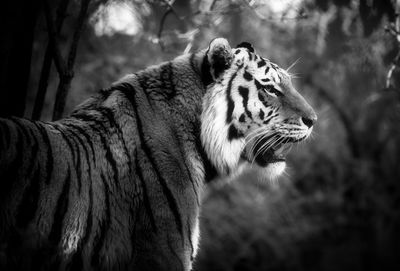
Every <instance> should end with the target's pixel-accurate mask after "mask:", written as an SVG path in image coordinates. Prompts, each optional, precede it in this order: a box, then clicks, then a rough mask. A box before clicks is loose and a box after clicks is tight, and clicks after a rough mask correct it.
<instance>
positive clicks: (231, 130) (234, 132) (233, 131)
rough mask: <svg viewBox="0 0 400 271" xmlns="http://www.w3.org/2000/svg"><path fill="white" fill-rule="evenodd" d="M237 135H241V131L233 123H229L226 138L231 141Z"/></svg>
mask: <svg viewBox="0 0 400 271" xmlns="http://www.w3.org/2000/svg"><path fill="white" fill-rule="evenodd" d="M239 137H243V133H241V132H240V131H239V130H238V129H237V128H236V127H235V126H234V125H233V124H231V125H230V126H229V130H228V140H229V141H232V140H233V139H237V138H239Z"/></svg>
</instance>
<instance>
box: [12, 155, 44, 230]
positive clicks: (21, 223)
mask: <svg viewBox="0 0 400 271" xmlns="http://www.w3.org/2000/svg"><path fill="white" fill-rule="evenodd" d="M32 160H35V159H32ZM39 196H40V169H36V171H35V173H34V174H33V178H32V180H30V183H29V184H28V187H27V188H26V189H25V190H24V193H23V196H22V201H21V203H20V204H19V206H18V209H17V215H16V223H17V226H18V227H26V226H27V225H28V223H29V222H30V221H32V219H33V218H34V217H35V215H36V210H37V208H38V205H39Z"/></svg>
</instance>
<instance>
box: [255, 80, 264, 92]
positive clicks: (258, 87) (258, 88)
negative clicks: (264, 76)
mask: <svg viewBox="0 0 400 271" xmlns="http://www.w3.org/2000/svg"><path fill="white" fill-rule="evenodd" d="M254 84H255V85H256V88H257V90H262V89H264V88H265V87H264V86H263V85H262V84H261V83H260V82H259V81H258V80H254Z"/></svg>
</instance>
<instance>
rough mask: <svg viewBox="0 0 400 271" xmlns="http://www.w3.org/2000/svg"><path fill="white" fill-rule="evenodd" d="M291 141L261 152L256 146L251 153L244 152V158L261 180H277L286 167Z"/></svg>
mask: <svg viewBox="0 0 400 271" xmlns="http://www.w3.org/2000/svg"><path fill="white" fill-rule="evenodd" d="M290 146H291V144H290V143H286V144H280V145H279V146H277V147H275V148H270V149H268V150H266V151H263V152H262V153H260V150H259V149H258V148H257V147H256V148H253V151H252V152H251V153H249V154H247V155H246V154H244V155H243V159H244V160H245V161H246V162H247V163H248V164H249V166H250V167H251V169H253V170H254V171H255V173H256V175H257V177H258V179H260V180H269V181H273V180H276V179H277V178H278V177H279V176H280V175H282V173H283V172H284V171H285V168H286V155H287V154H288V152H289V150H290Z"/></svg>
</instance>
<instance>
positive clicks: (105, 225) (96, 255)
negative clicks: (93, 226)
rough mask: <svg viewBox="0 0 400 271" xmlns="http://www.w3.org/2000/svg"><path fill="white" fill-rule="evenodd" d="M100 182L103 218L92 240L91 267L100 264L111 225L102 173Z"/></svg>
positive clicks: (108, 195)
mask: <svg viewBox="0 0 400 271" xmlns="http://www.w3.org/2000/svg"><path fill="white" fill-rule="evenodd" d="M100 175H101V180H102V183H103V191H104V205H105V210H104V216H103V218H102V220H101V221H100V223H99V228H100V234H98V235H96V236H95V238H94V240H93V252H92V259H91V263H92V265H93V266H99V263H100V251H101V248H102V247H103V246H104V243H105V239H106V235H107V232H108V231H109V229H110V225H111V209H110V188H109V186H108V184H107V180H106V178H105V176H104V174H103V173H100Z"/></svg>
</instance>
